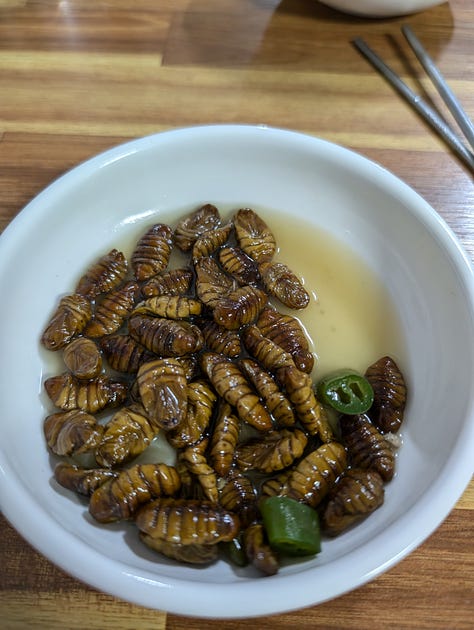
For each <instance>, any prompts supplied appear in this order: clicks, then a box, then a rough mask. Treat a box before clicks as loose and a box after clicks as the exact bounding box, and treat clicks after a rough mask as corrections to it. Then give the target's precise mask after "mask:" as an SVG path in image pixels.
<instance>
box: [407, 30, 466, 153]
mask: <svg viewBox="0 0 474 630" xmlns="http://www.w3.org/2000/svg"><path fill="white" fill-rule="evenodd" d="M402 33H403V34H404V36H405V38H406V40H407V42H408V43H409V44H410V46H411V47H412V49H413V52H414V53H415V55H416V56H417V57H418V61H419V62H420V63H421V65H422V66H423V68H424V70H425V72H426V74H427V75H428V76H429V77H430V79H431V81H432V82H433V84H434V86H435V87H436V89H437V90H438V92H439V94H440V96H441V98H442V99H443V100H444V102H445V103H446V105H447V107H448V108H449V111H450V112H451V114H452V115H453V117H454V119H455V120H456V122H457V123H458V125H459V127H460V129H461V130H462V132H463V134H464V135H465V137H466V140H467V141H468V142H469V144H470V145H471V147H472V148H473V149H474V125H473V124H472V121H471V120H470V119H469V116H468V115H467V114H466V112H465V111H464V109H463V108H462V106H461V104H460V103H459V101H458V99H457V98H456V96H455V94H454V93H453V91H452V90H451V88H450V87H449V85H448V84H447V83H446V81H445V79H444V77H443V75H442V74H441V72H440V71H439V69H438V67H437V66H436V64H435V62H434V61H433V59H431V57H430V56H429V54H428V53H427V52H426V50H425V48H424V47H423V44H422V43H421V42H420V40H419V39H418V38H417V36H416V35H415V33H414V32H413V31H412V30H411V28H410V27H409V26H408V25H407V24H405V25H404V26H402Z"/></svg>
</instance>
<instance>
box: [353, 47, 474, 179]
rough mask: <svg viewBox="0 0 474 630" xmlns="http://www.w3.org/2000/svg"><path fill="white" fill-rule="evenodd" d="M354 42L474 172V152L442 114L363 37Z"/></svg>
mask: <svg viewBox="0 0 474 630" xmlns="http://www.w3.org/2000/svg"><path fill="white" fill-rule="evenodd" d="M353 44H354V46H355V47H356V48H357V49H358V50H359V51H360V52H361V53H362V54H363V55H364V56H365V57H366V58H367V59H368V60H369V61H370V62H371V63H372V65H373V66H374V67H375V68H376V69H377V70H378V71H379V72H380V74H382V76H383V77H384V78H385V79H387V81H388V82H389V83H390V84H391V85H392V86H393V87H394V88H395V89H396V90H397V91H398V92H399V93H400V94H401V95H402V96H403V97H404V98H405V99H406V100H407V101H408V102H409V103H410V105H411V106H412V107H413V108H414V109H415V110H416V111H417V112H418V113H419V114H420V115H421V116H422V117H423V118H424V119H425V120H426V122H427V123H428V124H429V125H431V126H432V127H433V129H434V130H435V131H436V132H437V133H438V134H439V135H440V136H441V137H442V138H443V140H444V141H445V142H446V143H447V144H448V145H449V146H450V147H451V149H452V150H453V151H454V152H455V153H456V154H457V155H458V156H459V157H460V158H461V159H462V160H463V161H464V162H465V164H467V166H469V168H470V169H471V170H472V171H473V172H474V154H473V153H472V152H471V151H469V149H467V148H466V147H465V146H464V144H463V143H462V142H461V141H460V140H459V138H458V137H457V136H456V134H454V133H453V131H452V130H451V128H450V127H449V126H448V125H447V123H446V122H445V121H444V120H443V119H442V118H441V116H439V115H438V114H437V113H436V111H435V110H434V109H432V108H431V107H430V106H429V105H428V104H427V103H426V102H425V101H424V100H423V99H422V98H421V96H419V95H418V94H416V93H415V92H413V90H411V89H410V88H409V87H408V85H407V84H406V83H404V82H403V81H402V79H400V77H399V76H398V75H397V74H396V73H395V72H394V71H393V70H392V69H391V68H390V67H389V66H388V65H387V64H386V63H385V62H384V61H383V60H382V59H381V58H380V57H379V56H378V55H377V54H376V53H375V52H374V51H373V50H372V49H371V48H370V47H369V46H368V45H367V44H366V42H365V41H364V40H363V39H361V38H360V37H357V38H356V39H354V40H353Z"/></svg>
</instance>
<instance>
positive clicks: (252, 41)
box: [0, 0, 474, 630]
mask: <svg viewBox="0 0 474 630" xmlns="http://www.w3.org/2000/svg"><path fill="white" fill-rule="evenodd" d="M405 22H406V23H408V24H410V26H411V27H412V28H413V30H414V31H415V32H416V33H417V34H418V36H419V37H420V39H421V40H422V41H423V42H424V44H425V46H426V48H427V49H428V50H429V51H430V53H431V54H432V56H433V57H434V58H435V60H436V61H437V63H438V65H439V66H440V68H441V70H442V71H443V73H444V74H445V76H446V78H447V79H448V81H449V82H450V84H451V85H452V87H453V89H454V90H455V92H456V93H457V95H458V96H459V97H460V100H461V102H462V103H463V105H464V107H465V109H466V110H467V111H468V112H469V113H470V114H471V116H474V66H473V64H472V63H471V62H472V56H473V53H474V45H473V42H474V4H473V2H472V0H452V1H451V2H450V3H449V4H448V3H445V4H442V5H440V6H438V7H435V8H433V9H430V10H427V11H425V12H423V13H420V14H417V15H413V16H406V17H403V18H394V19H388V20H369V19H362V18H354V17H350V16H346V15H343V14H340V13H337V12H336V11H333V10H331V9H329V8H327V7H325V6H323V5H322V4H319V3H318V2H316V0H160V2H155V1H153V0H134V1H133V2H130V1H129V0H127V1H125V0H100V1H98V2H90V1H89V0H62V1H61V2H58V1H56V0H0V230H3V229H4V228H5V227H6V226H7V225H8V223H9V222H10V221H11V220H12V219H13V218H14V217H15V216H16V214H17V213H18V212H19V211H20V210H21V208H22V207H23V206H24V205H25V204H26V203H28V201H29V200H30V199H31V198H32V197H33V196H35V195H36V194H37V193H38V192H40V191H41V190H42V189H43V188H44V187H45V186H47V185H48V184H49V183H50V182H52V181H53V180H54V179H56V178H57V177H58V176H60V175H61V174H63V173H64V172H66V171H67V170H68V169H70V168H72V167H74V166H75V165H76V164H77V163H79V162H82V161H83V160H86V159H87V158H89V157H92V156H93V155H95V154H96V153H98V152H100V151H103V150H105V149H108V148H110V147H111V146H114V145H116V144H118V143H120V142H122V141H125V140H128V139H131V138H135V137H137V136H142V135H145V134H149V133H154V132H157V131H161V130H164V129H169V128H174V127H181V126H186V125H194V124H207V123H224V122H237V123H265V124H268V125H272V126H277V127H288V128H292V129H296V130H300V131H303V132H306V133H309V134H312V135H315V136H318V137H322V138H324V139H327V140H330V141H334V142H337V143H340V144H343V145H345V146H347V147H349V148H352V149H354V150H356V151H358V152H360V153H362V154H363V155H365V156H367V157H368V158H370V159H372V160H375V161H376V162H378V163H379V164H381V165H382V166H383V167H385V168H388V169H389V170H391V171H392V172H394V173H395V174H396V175H397V176H399V177H401V178H402V179H403V180H404V181H406V182H407V183H408V184H409V185H410V186H412V187H413V188H414V189H415V190H416V191H417V192H419V193H420V194H421V195H422V196H423V197H424V198H425V199H426V200H427V201H428V202H429V203H430V204H431V205H432V206H433V207H434V208H435V210H437V211H438V212H439V213H440V215H441V216H442V217H443V218H444V219H445V220H446V221H447V222H448V224H449V225H450V226H451V228H452V229H453V230H454V232H455V233H456V234H457V236H458V237H459V239H460V241H461V242H462V243H463V245H464V247H465V249H466V252H467V253H468V255H470V256H471V258H474V186H473V180H472V177H471V175H470V174H469V173H468V172H467V170H466V169H465V168H464V167H463V165H462V164H461V163H460V162H459V161H458V160H457V159H456V158H455V157H454V156H453V155H452V154H451V153H450V152H449V150H448V149H447V148H446V147H445V145H444V144H443V143H442V142H441V141H440V140H439V139H438V138H437V137H435V136H434V135H433V133H432V132H431V131H430V130H429V129H428V128H427V126H426V125H425V123H424V122H423V121H421V120H420V118H419V117H418V116H417V114H416V113H414V112H413V111H412V110H411V109H410V108H409V106H408V105H406V104H405V103H404V102H403V101H401V100H400V99H399V98H398V97H397V96H396V95H395V94H394V93H393V91H392V89H391V88H390V86H388V85H387V84H386V83H385V82H384V81H383V80H382V79H381V78H380V77H379V76H378V75H376V74H375V73H374V72H373V71H372V69H371V68H370V67H369V66H368V64H367V62H366V61H365V60H364V59H362V57H361V56H360V55H359V54H358V53H357V52H356V51H355V50H354V48H353V47H352V45H351V39H353V38H354V37H356V36H363V37H364V38H365V39H366V41H367V42H368V43H369V44H370V45H371V46H372V47H373V48H374V49H376V50H377V51H378V52H379V53H380V54H381V55H382V56H383V57H384V59H385V60H386V61H387V62H388V63H389V64H390V65H392V67H393V68H394V69H395V70H396V71H397V72H399V73H400V74H401V75H402V77H403V78H404V79H405V80H406V81H407V82H408V83H409V84H410V85H411V86H412V87H413V88H414V89H416V90H417V91H419V92H420V93H421V94H423V95H424V96H425V97H426V98H428V99H429V100H431V101H432V102H434V103H435V104H436V105H437V106H438V107H439V108H440V110H441V112H442V113H443V114H444V115H447V114H446V111H445V109H444V107H443V105H442V104H441V103H440V101H439V97H438V96H437V94H436V93H434V91H433V89H432V87H431V85H430V84H429V83H428V82H427V81H426V79H425V78H424V76H423V74H422V73H421V71H420V68H419V66H418V64H417V62H416V60H415V59H414V56H413V55H412V54H411V53H410V52H409V51H408V50H407V47H406V45H405V44H404V41H403V38H402V35H401V33H400V29H399V27H400V25H401V24H402V23H405ZM473 509H474V483H471V485H470V486H469V488H468V489H467V490H466V492H465V494H464V495H463V497H462V498H461V499H460V501H459V502H458V503H457V505H456V508H455V509H454V510H453V512H452V513H451V514H450V515H449V517H448V518H447V519H446V521H445V522H444V523H443V524H442V525H441V526H440V528H439V529H438V530H437V531H436V532H435V533H434V534H433V535H432V536H431V537H430V538H429V539H428V540H427V541H426V542H425V543H424V544H422V545H421V546H420V547H419V548H418V549H417V550H415V551H414V552H413V553H412V554H411V555H410V556H409V557H407V558H406V559H405V560H403V561H402V562H401V563H400V564H398V565H396V566H395V567H393V568H391V569H390V570H389V571H388V572H387V573H385V574H384V575H382V576H380V577H378V578H377V579H376V580H374V581H373V582H371V583H369V584H367V585H365V586H362V587H361V588H359V589H357V590H356V591H354V592H352V593H348V594H346V595H344V596H343V597H340V598H339V599H337V600H335V601H332V602H327V603H325V604H322V605H320V606H318V607H315V608H309V609H306V610H302V611H297V612H292V613H288V614H285V615H277V616H274V617H271V618H264V619H259V620H258V621H257V620H256V621H255V622H250V623H254V625H255V626H256V627H258V628H262V629H265V628H270V627H272V628H286V627H297V628H315V629H319V628H321V629H323V628H343V627H344V628H348V629H361V630H362V629H364V630H365V628H367V627H375V628H377V629H379V628H397V629H398V628H426V629H431V628H440V629H443V630H444V629H446V628H452V629H456V630H462V629H464V628H466V629H467V628H472V617H473V613H474V600H473V595H472V594H473V587H474V583H473V581H474V580H473V577H474V566H473V563H474V560H473V558H474V530H473V526H472V510H473ZM0 532H1V536H0V567H1V569H0V627H1V628H2V630H3V628H5V630H9V629H21V630H23V628H25V627H28V628H30V627H31V628H45V629H46V628H65V627H67V628H84V627H88V628H91V629H94V628H101V629H107V628H114V629H116V630H121V629H126V628H140V629H147V628H164V627H166V628H167V629H169V630H180V629H184V628H186V629H187V630H192V629H193V628H196V629H198V628H199V629H201V628H203V627H209V628H210V629H211V628H219V629H223V630H232V629H236V628H241V627H244V625H245V624H246V623H247V622H245V621H212V620H211V621H203V620H197V619H187V618H183V617H179V616H176V615H165V614H164V613H161V612H159V611H151V610H147V609H144V608H140V607H138V606H133V605H131V604H128V603H126V602H122V601H119V600H117V599H115V598H113V597H111V596H108V595H104V594H101V593H98V592H96V591H94V590H93V589H91V588H89V587H87V586H85V585H83V584H81V583H79V582H78V581H77V580H75V579H73V578H71V577H70V576H67V575H65V574H64V573H63V572H62V571H61V570H59V569H57V568H56V567H54V566H53V565H51V564H50V563H49V562H48V561H47V560H46V559H44V558H43V557H42V556H40V555H39V554H38V553H37V552H36V551H34V550H33V549H32V548H31V547H30V546H29V545H28V543H26V542H25V541H24V540H23V539H22V538H21V537H20V536H19V535H18V534H17V533H16V532H15V531H14V530H13V529H12V528H11V527H10V525H9V524H8V523H7V522H6V521H5V519H3V518H1V517H0ZM314 588H315V589H317V588H318V585H317V584H315V585H314ZM242 606H245V602H242ZM65 615H66V616H65Z"/></svg>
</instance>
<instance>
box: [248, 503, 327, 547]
mask: <svg viewBox="0 0 474 630" xmlns="http://www.w3.org/2000/svg"><path fill="white" fill-rule="evenodd" d="M260 511H261V514H262V519H263V527H264V529H265V531H266V534H267V538H268V543H269V545H270V547H271V548H272V549H274V550H275V551H278V552H280V553H282V554H285V555H288V556H312V555H314V554H316V553H319V552H320V551H321V535H320V530H319V518H318V513H317V512H316V510H313V508H310V507H309V506H308V505H305V504H304V503H300V502H299V501H295V500H294V499H290V498H289V497H269V498H268V499H265V500H264V501H262V503H261V505H260Z"/></svg>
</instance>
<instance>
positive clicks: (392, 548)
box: [0, 124, 474, 619]
mask: <svg viewBox="0 0 474 630" xmlns="http://www.w3.org/2000/svg"><path fill="white" fill-rule="evenodd" d="M234 134H239V136H240V137H241V138H243V139H247V140H249V139H251V140H252V141H258V140H259V139H260V138H262V139H263V138H265V134H267V138H268V137H272V138H276V139H277V140H281V141H284V142H290V143H294V144H295V146H296V145H298V146H299V145H300V143H303V144H304V145H305V146H308V147H311V148H312V149H313V150H314V151H316V152H317V153H318V155H320V152H323V153H324V155H325V156H326V155H331V156H332V157H337V158H338V159H341V160H342V161H343V162H344V164H345V165H346V167H347V168H349V169H350V170H351V172H354V173H357V174H359V175H361V176H363V177H365V178H369V179H371V180H372V181H375V182H377V183H379V184H380V185H381V186H382V187H384V188H386V189H387V190H388V191H389V192H392V193H393V194H395V193H396V195H397V197H398V198H399V199H400V200H401V202H402V203H403V204H405V205H407V206H408V207H409V208H410V211H411V212H413V213H414V214H415V215H416V216H417V218H418V219H419V220H420V221H421V222H422V223H423V224H424V225H425V226H426V227H428V225H429V228H430V230H431V231H432V232H433V231H434V232H435V233H436V236H437V237H438V238H439V239H440V240H441V241H442V243H443V246H444V247H445V248H446V249H447V251H448V253H449V256H450V259H451V261H452V262H453V263H454V265H455V267H456V270H457V272H458V274H459V275H460V278H461V280H462V284H463V286H464V289H465V292H466V297H467V299H468V301H469V305H470V310H471V316H472V321H473V322H474V271H473V266H472V263H471V262H470V260H469V258H468V256H467V254H466V252H465V251H464V249H463V247H462V245H461V243H460V242H459V241H458V239H457V237H456V236H455V234H454V232H453V231H452V229H451V228H450V227H449V226H448V224H447V223H446V222H445V221H444V219H443V218H442V217H441V216H440V215H439V214H438V213H437V212H436V211H435V210H434V209H433V208H432V207H431V206H430V205H429V204H428V203H427V202H426V201H425V200H424V199H423V198H422V197H421V196H420V195H419V194H418V193H416V192H415V191H414V190H413V189H411V188H410V187H409V186H408V185H407V184H405V183H404V182H402V181H401V180H400V179H398V178H397V177H396V176H395V175H393V174H392V173H390V172H389V171H388V170H386V169H384V168H383V167H382V166H380V165H378V164H377V163H375V162H373V161H371V160H369V159H368V158H366V157H364V156H362V155H360V154H358V153H356V152H355V151H352V150H350V149H347V148H345V147H342V146H340V145H337V144H334V143H332V142H329V141H327V140H323V139H320V138H317V137H314V136H310V135H308V134H304V133H301V132H298V131H292V130H287V129H279V128H276V127H269V126H267V125H239V124H231V125H229V124H218V125H199V126H193V127H181V128H176V129H171V130H168V131H163V132H159V133H155V134H151V135H148V136H144V137H142V138H136V139H133V140H129V141H127V142H124V143H122V144H119V145H117V146H114V147H112V148H109V149H107V150H105V151H103V152H101V153H99V154H97V155H95V156H93V157H91V158H89V159H87V160H85V161H84V162H82V163H80V164H78V165H77V166H75V167H73V168H72V169H70V170H68V171H67V172H65V173H64V174H63V175H61V176H60V177H59V178H57V179H56V180H54V181H53V182H52V183H50V184H49V185H48V186H47V187H46V188H45V189H43V191H42V192H40V193H39V194H38V195H37V196H36V197H34V198H33V199H32V200H31V201H30V202H29V203H28V204H27V205H26V206H25V207H24V208H23V210H22V211H21V212H20V213H19V214H18V215H17V216H16V217H15V218H14V219H13V220H12V221H11V223H10V224H9V225H8V226H7V227H6V229H5V230H4V232H3V233H2V235H0V262H1V260H2V258H3V256H4V251H5V247H4V245H5V244H6V243H7V242H9V240H8V239H10V238H14V237H15V233H16V232H17V231H18V230H20V229H21V228H22V227H23V224H25V223H27V222H28V220H29V217H30V214H32V213H35V212H38V211H41V207H42V204H43V202H44V200H45V199H47V198H48V197H49V196H50V195H53V199H54V196H55V195H57V194H60V193H61V192H62V191H63V190H67V188H68V186H69V185H70V183H71V182H72V181H74V182H75V181H76V180H78V181H79V182H80V181H84V180H85V179H87V178H88V177H89V176H90V175H91V173H94V172H95V171H96V170H97V169H101V168H103V167H106V166H107V165H109V164H111V163H112V162H115V161H117V160H123V159H126V158H127V156H130V155H132V154H135V153H137V152H140V151H143V150H145V149H148V148H152V149H155V148H156V147H157V146H160V145H163V144H166V143H167V142H174V141H176V140H179V141H185V142H186V141H187V139H188V138H194V139H196V138H200V137H209V136H211V137H221V136H225V135H227V136H232V135H234ZM473 328H474V325H473ZM469 414H470V417H471V418H472V419H474V393H473V395H471V399H470V407H469ZM466 448H467V449H468V450H469V449H470V451H471V453H472V455H474V422H470V423H466V424H465V425H464V427H463V430H462V431H461V432H460V434H459V435H458V437H457V440H456V444H455V447H454V448H453V451H452V453H451V455H450V457H449V460H448V462H447V463H446V465H445V467H444V469H443V471H444V470H447V469H450V470H453V469H454V470H456V472H457V474H456V475H452V474H451V475H449V476H447V478H446V479H441V477H442V475H441V473H440V475H439V476H438V478H437V479H436V483H434V484H433V485H432V486H431V487H430V488H429V489H428V491H427V492H425V494H424V495H423V497H422V498H421V500H420V501H419V502H418V504H417V505H416V508H415V506H413V507H412V508H411V509H410V510H408V511H407V512H406V513H405V514H403V515H402V516H400V537H399V538H398V540H397V543H396V544H395V543H393V542H392V543H389V544H388V545H386V549H385V552H384V554H383V557H384V560H383V562H381V563H380V564H379V565H378V566H376V567H374V566H373V563H372V562H371V560H370V558H367V554H366V553H365V546H366V545H363V546H362V547H361V548H360V549H356V550H354V551H351V552H350V555H351V557H352V558H353V560H354V562H353V563H352V565H353V566H352V568H351V567H349V569H348V568H347V566H346V564H347V563H346V560H345V558H346V556H344V555H343V556H342V557H341V558H338V559H336V560H334V561H333V562H332V563H331V564H332V565H333V566H335V567H336V568H337V567H340V569H341V570H344V572H345V573H346V574H349V576H350V583H349V584H348V585H347V588H344V589H340V588H339V589H338V590H337V593H335V594H328V595H327V596H324V595H322V596H320V597H319V598H318V597H314V596H310V597H308V593H307V592H306V591H304V592H303V593H301V594H298V595H297V596H295V597H293V598H292V601H291V603H287V602H286V601H284V600H280V601H275V597H274V589H275V585H276V584H277V583H279V582H282V581H283V582H284V583H285V584H287V585H288V584H293V583H294V584H296V582H299V581H300V580H301V575H302V573H301V572H300V573H298V574H289V575H278V574H277V575H276V576H273V577H272V578H271V579H269V578H266V579H265V580H260V581H259V594H260V596H261V597H260V601H258V602H253V600H252V597H250V595H252V594H253V591H254V588H255V579H254V578H248V579H243V580H242V581H241V582H239V583H235V582H232V583H229V584H219V589H220V592H222V593H225V594H227V593H228V594H229V595H230V594H231V593H232V597H233V601H235V604H234V605H232V606H227V607H226V610H220V612H219V613H218V614H214V613H212V612H209V606H208V604H206V595H207V594H208V591H209V583H200V582H199V581H189V580H183V579H175V578H170V577H168V576H167V577H166V579H165V580H164V581H160V579H159V577H160V576H159V575H158V574H151V573H150V574H149V575H145V573H146V572H143V575H142V576H137V575H134V574H133V571H131V570H129V568H128V567H127V565H125V564H123V563H121V562H120V560H113V559H111V558H108V557H106V556H103V555H101V554H100V553H98V552H97V551H95V550H94V549H92V548H90V547H89V546H88V545H87V543H85V542H83V541H81V540H79V538H78V537H77V536H75V535H74V533H73V532H69V531H67V530H66V529H65V528H64V526H63V525H62V524H60V523H59V522H58V521H57V520H56V519H55V518H54V516H53V515H51V514H50V513H48V512H47V511H46V510H45V509H44V508H43V507H42V506H41V505H39V504H38V503H36V502H35V500H34V498H32V497H31V494H30V493H29V492H28V489H27V488H25V487H24V486H23V484H22V483H21V481H20V480H17V479H16V478H15V475H14V474H13V472H12V470H11V469H10V468H9V462H8V460H7V459H6V458H5V457H4V454H3V452H2V450H1V449H0V505H1V509H2V511H3V514H4V516H5V517H6V518H7V519H8V521H10V523H11V524H12V525H13V526H14V527H15V529H17V530H18V532H19V533H20V534H21V535H22V536H23V537H24V538H25V539H26V540H27V541H28V542H29V543H30V544H31V545H32V546H33V547H35V548H36V549H37V550H38V551H39V552H40V553H42V554H43V555H45V557H46V558H48V559H49V560H50V561H51V562H53V563H54V564H56V565H57V566H59V567H60V568H61V569H63V570H64V571H66V572H67V573H69V574H71V575H73V576H74V577H76V578H77V579H79V580H81V581H82V582H84V583H86V584H89V585H91V586H93V587H95V588H97V589H99V590H101V591H103V590H104V583H108V584H109V585H110V587H109V588H108V589H107V592H109V593H111V594H112V595H114V596H116V597H119V598H121V599H123V600H126V601H131V602H133V603H135V604H139V605H142V606H145V607H147V608H158V609H161V610H167V611H168V612H170V613H175V614H180V615H185V616H195V617H207V618H221V619H223V618H234V619H236V618H251V617H258V616H263V615H272V614H278V613H283V612H288V611H291V610H296V609H300V608H304V607H308V606H313V605H316V604H319V603H323V602H324V601H327V600H329V599H333V598H334V597H339V596H341V595H343V594H344V593H346V592H348V591H351V590H354V589H355V588H357V587H359V586H361V585H363V584H365V583H367V582H368V581H370V580H372V579H374V578H375V577H376V576H378V575H380V574H381V573H383V572H385V571H387V570H388V569H389V568H390V567H392V566H393V565H395V564H396V563H398V562H399V561H400V560H402V559H403V558H404V557H406V556H407V555H408V554H409V553H410V552H411V551H413V550H414V549H415V548H416V547H417V546H419V545H420V544H421V543H422V542H424V541H425V540H426V538H427V537H428V536H429V535H430V534H432V533H433V531H435V529H437V527H438V526H439V525H440V524H441V523H442V522H443V521H444V519H445V518H446V517H447V516H448V514H449V513H450V512H451V510H452V509H453V507H454V505H455V503H456V502H457V500H458V499H459V497H460V496H461V495H462V493H463V491H464V489H465V488H466V487H467V485H468V483H469V481H470V478H471V477H472V474H473V470H472V467H471V470H469V466H467V465H466V457H464V458H463V460H462V462H461V463H462V466H461V463H460V462H459V461H458V458H457V456H458V455H459V453H461V452H466ZM471 461H474V457H472V458H471ZM441 482H442V483H443V487H444V490H445V493H444V494H443V495H442V497H441V495H440V493H439V491H438V490H439V486H440V483H441ZM447 489H448V490H449V497H450V498H449V500H447V498H446V494H447V493H446V490H447ZM19 498H20V499H21V500H19ZM414 512H416V514H420V513H423V512H424V514H425V516H426V518H425V519H424V520H420V519H419V518H417V519H416V520H417V536H416V538H413V535H412V534H411V533H410V529H411V527H410V525H411V524H413V518H414V514H413V513H414ZM40 521H43V522H44V523H45V525H44V527H43V529H42V530H38V529H35V527H34V524H35V523H38V522H40ZM51 531H53V532H54V536H55V548H54V550H52V549H51V534H50V532H51ZM71 540H73V541H74V543H75V545H73V546H71V545H70V543H71ZM79 556H81V557H82V558H84V559H85V558H87V560H88V562H87V563H82V565H81V566H80V567H78V566H77V565H76V563H75V561H76V560H77V558H78V557H79ZM85 565H87V566H88V567H90V566H94V572H93V573H92V574H90V573H89V570H88V569H87V568H86V566H85ZM355 566H357V571H355V569H354V567H355ZM310 571H314V569H310ZM111 572H112V574H113V576H114V578H113V580H111V577H110V576H111ZM305 572H306V570H303V573H305ZM329 586H331V587H333V588H336V587H337V584H333V585H331V584H330V585H329ZM160 598H161V599H160ZM157 599H160V601H159V602H158V604H159V605H155V604H154V602H155V601H156V600H157ZM241 601H245V610H241V607H240V602H241ZM189 602H191V604H189ZM226 603H228V602H226Z"/></svg>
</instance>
